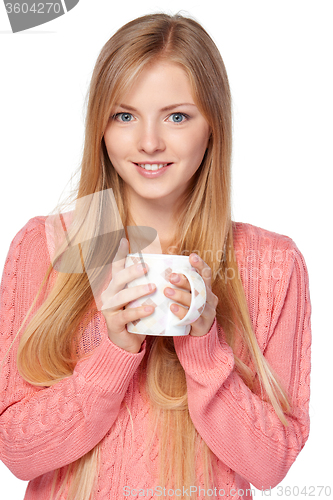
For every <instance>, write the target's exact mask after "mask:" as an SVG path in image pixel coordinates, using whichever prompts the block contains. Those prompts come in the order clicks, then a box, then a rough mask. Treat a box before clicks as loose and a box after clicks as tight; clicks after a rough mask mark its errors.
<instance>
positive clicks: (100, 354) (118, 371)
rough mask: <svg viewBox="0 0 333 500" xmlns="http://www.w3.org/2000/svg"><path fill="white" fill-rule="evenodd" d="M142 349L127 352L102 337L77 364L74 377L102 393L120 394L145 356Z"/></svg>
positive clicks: (144, 350)
mask: <svg viewBox="0 0 333 500" xmlns="http://www.w3.org/2000/svg"><path fill="white" fill-rule="evenodd" d="M142 347H143V348H142V350H141V351H140V352H138V353H131V352H127V351H125V350H124V349H121V348H120V347H118V346H116V345H115V344H114V343H113V342H111V340H110V339H109V338H108V337H104V338H103V340H102V342H101V343H100V345H99V346H98V347H96V349H94V351H93V353H92V354H91V355H90V356H89V357H87V358H83V359H81V360H80V361H79V362H78V363H77V365H76V367H75V370H74V375H75V374H79V375H80V376H81V377H83V378H84V379H85V381H86V382H90V381H92V382H93V383H94V385H96V386H98V387H99V388H100V389H102V390H103V391H106V392H111V393H113V394H122V393H124V392H125V391H126V389H127V387H128V384H129V382H130V380H131V378H132V377H133V375H134V373H135V371H136V370H137V368H138V366H139V365H140V363H141V361H142V359H143V357H144V355H145V352H146V349H145V346H142Z"/></svg>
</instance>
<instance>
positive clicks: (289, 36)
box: [0, 0, 333, 500]
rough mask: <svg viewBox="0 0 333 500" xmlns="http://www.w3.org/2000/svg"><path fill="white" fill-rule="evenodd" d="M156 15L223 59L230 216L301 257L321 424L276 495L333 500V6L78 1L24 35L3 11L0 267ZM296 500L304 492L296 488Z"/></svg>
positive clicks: (50, 200) (64, 172) (45, 208)
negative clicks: (111, 56) (96, 101)
mask: <svg viewBox="0 0 333 500" xmlns="http://www.w3.org/2000/svg"><path fill="white" fill-rule="evenodd" d="M156 11H165V12H167V13H172V14H173V13H176V12H177V11H183V13H184V14H189V15H191V16H193V17H194V18H195V19H197V20H198V21H199V22H200V23H201V24H202V25H203V26H204V27H205V29H206V30H207V31H208V32H209V33H210V35H211V36H212V37H213V39H214V41H215V42H216V44H217V45H218V47H219V49H220V51H221V53H222V57H223V59H224V62H225V64H226V68H227V71H228V75H229V80H230V85H231V91H232V95H233V111H234V153H233V218H234V220H237V221H241V222H248V223H251V224H254V225H257V226H260V227H263V228H265V229H269V230H272V231H275V232H277V233H282V234H285V235H288V236H290V237H292V238H293V240H294V241H295V242H296V244H297V246H298V247H299V249H300V250H301V252H302V253H303V255H304V257H305V260H306V263H307V266H308V270H309V276H310V293H311V299H312V307H313V316H312V327H313V349H312V353H313V354H312V368H313V369H312V378H311V384H312V392H311V421H312V426H311V432H310V437H309V440H308V442H307V444H306V446H305V448H304V450H303V451H302V452H301V454H300V455H299V457H298V458H297V460H296V462H295V464H294V465H293V466H292V468H291V469H290V472H289V473H288V475H287V476H286V478H285V480H284V481H283V482H282V483H281V485H280V486H282V487H283V488H285V487H287V486H289V487H291V488H293V487H297V486H298V487H299V489H300V491H301V489H302V488H303V487H304V486H306V487H307V488H309V487H310V486H315V487H316V493H317V494H316V495H315V497H311V498H325V495H324V493H322V495H321V496H320V497H319V495H318V493H319V490H318V489H317V486H320V485H321V486H330V487H331V488H332V496H333V482H332V461H331V453H329V451H331V447H332V438H331V436H332V429H331V425H332V416H331V415H332V402H331V400H332V387H331V383H332V376H331V373H332V371H331V357H332V354H331V352H332V333H333V332H332V321H331V314H330V313H331V310H332V292H331V282H332V279H333V276H332V265H331V263H330V259H331V258H332V255H331V251H332V236H331V226H332V222H331V217H332V205H331V202H330V198H331V190H332V169H333V161H332V128H333V127H332V116H333V105H332V89H333V77H332V47H333V36H332V14H333V8H332V2H331V1H323V0H318V1H316V2H314V1H312V2H308V1H305V0H303V1H299V0H297V1H296V0H279V1H271V0H265V1H260V0H244V1H240V0H229V1H226V0H219V1H218V2H217V1H215V0H205V1H204V2H199V1H190V0H183V1H174V0H160V1H159V2H156V3H154V2H150V1H148V0H140V1H132V0H130V1H127V2H119V4H118V2H115V1H111V0H98V1H94V0H81V1H80V2H79V4H78V5H77V6H76V7H75V8H74V9H73V10H72V11H70V12H69V13H68V14H66V15H64V16H62V17H60V18H58V19H56V20H54V21H52V22H50V23H47V24H45V25H42V26H39V27H36V28H33V29H31V30H27V31H25V32H22V33H16V34H12V33H11V29H10V25H9V21H8V19H7V16H6V12H5V8H4V5H3V3H2V2H0V64H1V70H0V71H1V78H0V109H1V114H0V168H1V171H0V179H1V197H0V213H1V244H0V267H1V269H2V268H3V265H4V262H5V258H6V254H7V251H8V248H9V245H10V242H11V240H12V239H13V237H14V236H15V234H16V233H17V232H18V231H19V230H20V229H21V228H22V227H23V226H24V225H25V224H26V222H27V221H28V220H29V219H30V218H31V217H34V216H36V215H47V214H48V213H49V212H50V211H51V210H52V209H53V208H54V206H55V205H56V204H57V202H58V200H59V197H60V195H61V194H62V193H63V191H64V189H65V188H66V184H67V183H68V181H69V180H70V177H71V175H72V174H73V173H74V171H75V170H76V169H77V167H78V166H79V163H80V158H81V151H82V145H83V132H84V131H83V118H84V98H85V95H86V91H87V86H88V82H89V79H90V76H91V73H92V70H93V66H94V63H95V60H96V58H97V56H98V53H99V51H100V49H101V48H102V46H103V45H104V43H105V42H106V41H107V40H108V39H109V37H110V36H111V35H112V34H113V33H114V32H115V31H116V29H118V28H119V27H120V26H122V25H123V24H125V23H126V22H127V21H129V20H131V19H133V18H135V17H138V16H141V15H144V14H147V13H150V12H156ZM0 484H1V491H0V498H1V500H2V499H4V500H6V499H10V500H21V499H22V498H23V496H24V490H25V487H26V483H25V482H22V481H20V480H18V479H16V478H15V477H14V476H13V475H12V474H11V473H10V472H9V471H8V469H6V467H5V466H4V465H3V464H2V463H0ZM280 491H281V490H279V491H278V488H276V489H274V490H272V492H271V498H281V493H280ZM326 491H328V490H326ZM287 495H288V492H287V490H284V494H283V495H282V496H283V497H285V496H287ZM256 497H257V498H258V497H262V493H261V492H260V491H257V492H256ZM290 498H304V495H301V494H300V493H299V495H297V490H294V494H292V495H291V496H290Z"/></svg>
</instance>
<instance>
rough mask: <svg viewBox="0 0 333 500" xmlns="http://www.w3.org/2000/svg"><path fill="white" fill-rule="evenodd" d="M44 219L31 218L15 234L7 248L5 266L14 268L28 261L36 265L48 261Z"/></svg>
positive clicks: (38, 217)
mask: <svg viewBox="0 0 333 500" xmlns="http://www.w3.org/2000/svg"><path fill="white" fill-rule="evenodd" d="M46 218H47V217H43V216H37V217H33V218H31V219H29V220H28V222H27V223H26V224H25V225H24V226H23V227H22V228H21V229H20V230H19V231H18V232H17V234H16V235H15V236H14V238H13V240H12V242H11V244H10V246H9V250H8V253H7V257H6V262H5V266H7V267H8V266H10V267H12V268H15V267H16V266H17V265H18V263H19V262H20V263H21V264H22V265H23V264H25V265H26V264H27V262H28V261H29V262H34V263H35V264H36V263H38V262H39V263H40V262H41V261H43V262H45V261H47V260H49V259H48V255H49V252H48V248H47V242H46V236H45V221H46Z"/></svg>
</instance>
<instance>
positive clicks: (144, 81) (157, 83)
mask: <svg viewBox="0 0 333 500" xmlns="http://www.w3.org/2000/svg"><path fill="white" fill-rule="evenodd" d="M175 99H176V100H175ZM124 100H126V103H127V104H130V102H129V101H131V103H132V104H133V105H134V103H136V104H139V103H143V102H146V101H150V102H151V103H153V102H162V101H163V102H165V101H170V100H171V101H174V103H177V102H189V103H193V104H194V100H193V96H192V90H191V84H190V80H189V78H188V76H187V74H186V72H185V70H184V69H183V68H182V67H181V66H180V65H178V64H176V63H173V62H168V61H159V62H156V63H154V64H150V65H149V66H147V67H146V68H144V69H143V71H142V72H141V73H140V75H139V76H138V77H137V78H136V80H135V82H134V83H133V85H132V86H131V87H130V89H129V90H128V91H127V92H126V93H125V94H124V95H123V97H122V99H121V101H122V102H123V101H124Z"/></svg>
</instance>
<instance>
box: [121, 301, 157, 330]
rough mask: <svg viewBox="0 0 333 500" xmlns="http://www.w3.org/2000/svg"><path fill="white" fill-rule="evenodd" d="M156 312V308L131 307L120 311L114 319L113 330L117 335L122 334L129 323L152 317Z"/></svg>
mask: <svg viewBox="0 0 333 500" xmlns="http://www.w3.org/2000/svg"><path fill="white" fill-rule="evenodd" d="M154 310H155V307H154V306H140V307H129V308H127V309H124V310H120V311H119V312H118V313H116V314H114V316H113V318H112V330H113V331H114V332H115V333H120V332H122V331H123V330H124V327H125V325H127V323H130V322H134V321H137V320H138V319H141V318H145V317H147V316H150V315H151V314H152V313H153V312H154Z"/></svg>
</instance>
